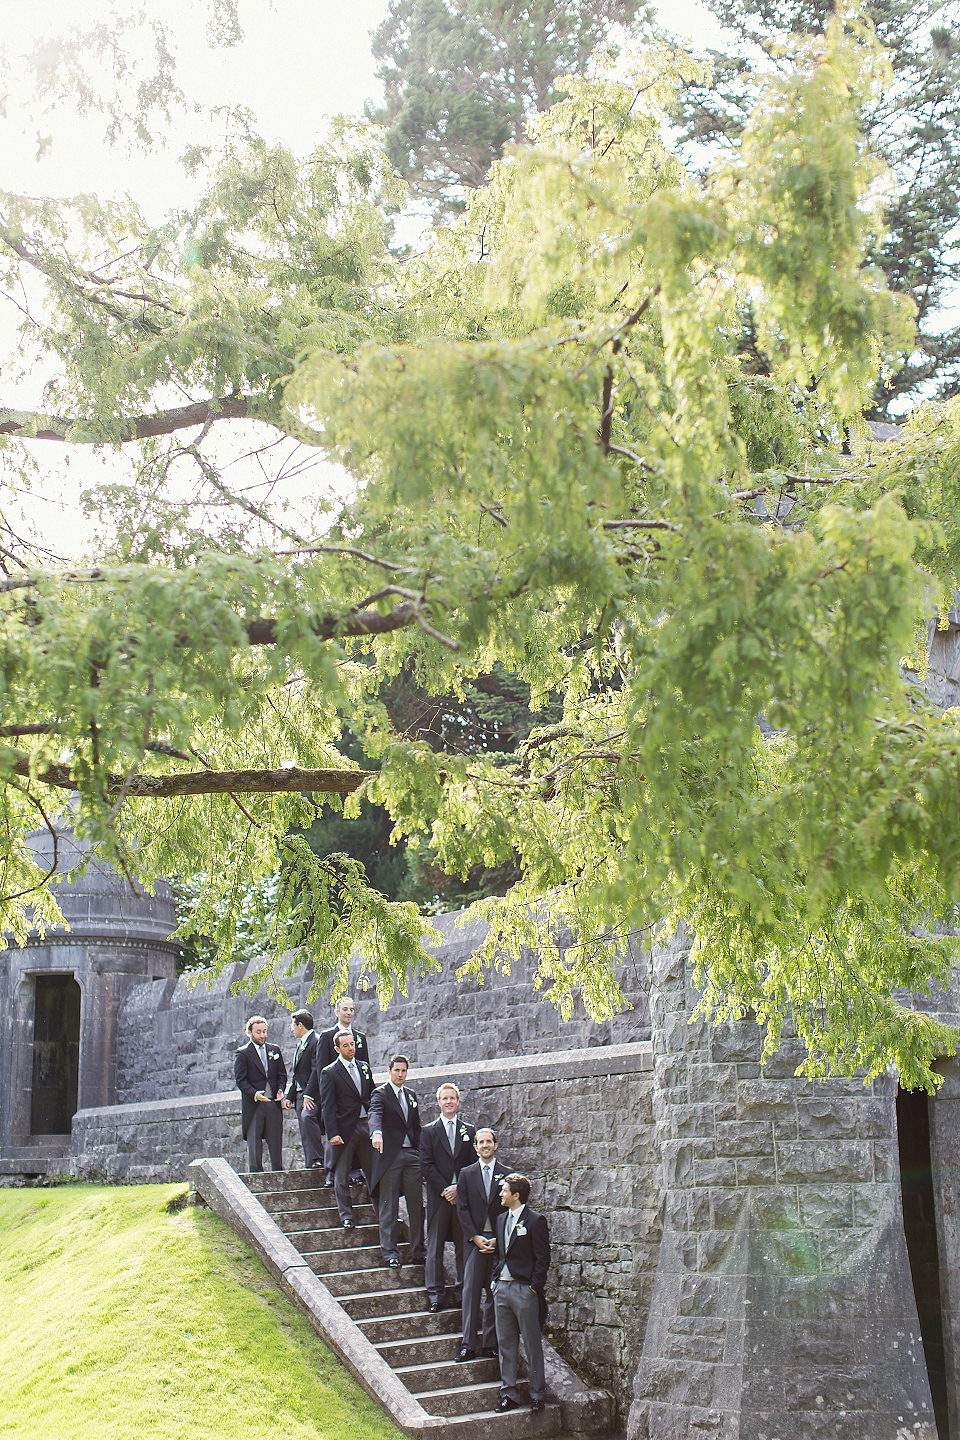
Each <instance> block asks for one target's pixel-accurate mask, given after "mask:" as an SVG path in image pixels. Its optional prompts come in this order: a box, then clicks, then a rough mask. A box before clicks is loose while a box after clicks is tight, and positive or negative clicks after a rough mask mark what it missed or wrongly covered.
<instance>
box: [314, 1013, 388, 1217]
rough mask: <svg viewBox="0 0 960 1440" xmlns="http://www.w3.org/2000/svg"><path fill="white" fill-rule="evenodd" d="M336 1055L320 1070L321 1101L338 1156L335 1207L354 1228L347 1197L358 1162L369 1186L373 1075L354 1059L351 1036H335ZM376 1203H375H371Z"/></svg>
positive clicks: (344, 1033)
mask: <svg viewBox="0 0 960 1440" xmlns="http://www.w3.org/2000/svg"><path fill="white" fill-rule="evenodd" d="M337 1051H338V1054H337V1058H336V1060H334V1062H333V1064H332V1065H327V1066H326V1067H325V1068H324V1069H323V1070H321V1071H320V1097H321V1098H320V1103H321V1106H322V1109H323V1125H324V1129H325V1130H326V1132H327V1138H328V1140H329V1142H330V1144H331V1146H332V1147H333V1151H334V1154H335V1155H336V1157H337V1160H336V1168H335V1170H334V1172H333V1186H334V1194H335V1195H336V1197H337V1210H338V1211H339V1213H340V1223H341V1224H342V1225H343V1228H344V1230H353V1229H355V1228H356V1221H355V1220H354V1217H353V1202H352V1200H351V1199H350V1175H351V1172H352V1171H353V1167H354V1164H355V1163H359V1165H360V1166H361V1167H362V1170H363V1173H364V1175H365V1177H366V1181H367V1186H368V1187H369V1186H370V1165H371V1158H372V1152H371V1150H370V1130H369V1128H368V1123H367V1112H368V1110H369V1108H370V1097H371V1096H372V1095H373V1076H372V1075H371V1073H370V1066H369V1065H368V1064H367V1062H366V1061H365V1060H360V1061H358V1060H357V1059H356V1047H355V1045H354V1043H353V1036H352V1035H351V1034H350V1032H349V1031H348V1030H346V1031H344V1032H343V1034H341V1035H338V1036H337ZM374 1203H376V1202H374Z"/></svg>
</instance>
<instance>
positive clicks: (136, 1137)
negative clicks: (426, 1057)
mask: <svg viewBox="0 0 960 1440" xmlns="http://www.w3.org/2000/svg"><path fill="white" fill-rule="evenodd" d="M449 1079H455V1080H456V1082H457V1084H458V1085H460V1087H461V1089H462V1090H463V1102H462V1110H463V1114H464V1115H465V1116H467V1117H468V1118H469V1119H470V1120H474V1121H477V1122H480V1123H484V1124H488V1125H492V1126H493V1127H494V1128H495V1129H496V1130H497V1132H498V1134H499V1135H500V1137H501V1152H502V1157H503V1158H504V1159H506V1160H507V1161H509V1163H510V1164H511V1165H514V1166H516V1167H517V1168H519V1169H521V1170H523V1171H525V1172H526V1173H528V1174H529V1175H530V1176H531V1177H532V1178H533V1179H534V1182H535V1188H534V1202H533V1203H534V1204H535V1205H540V1206H542V1207H543V1208H544V1209H545V1211H546V1212H547V1214H548V1215H549V1216H550V1226H551V1237H552V1241H553V1249H554V1258H553V1266H552V1270H551V1278H550V1286H549V1298H550V1318H549V1326H550V1331H551V1335H552V1337H553V1339H554V1341H555V1343H556V1344H557V1346H558V1348H559V1349H561V1351H562V1353H563V1354H564V1356H565V1357H566V1358H567V1359H568V1360H569V1361H570V1363H571V1364H572V1365H573V1366H574V1368H575V1369H576V1370H577V1372H578V1373H579V1374H580V1375H582V1376H583V1377H584V1378H585V1379H588V1380H590V1381H591V1382H593V1383H595V1384H597V1385H599V1386H600V1387H602V1388H603V1389H606V1390H609V1391H610V1392H611V1393H612V1394H613V1395H614V1396H615V1397H616V1399H617V1402H618V1405H619V1407H620V1409H621V1411H624V1412H625V1410H626V1406H627V1405H628V1404H629V1398H630V1396H629V1383H630V1377H631V1376H632V1375H633V1373H634V1370H635V1369H636V1365H637V1362H638V1360H639V1357H640V1349H641V1346H642V1343H643V1334H644V1328H645V1323H646V1310H647V1306H648V1304H649V1298H650V1292H651V1287H652V1279H653V1273H654V1270H655V1266H656V1255H657V1246H658V1241H659V1193H658V1190H657V1185H656V1181H657V1172H656V1157H655V1154H654V1152H653V1148H652V1146H653V1111H652V1105H651V1093H652V1079H653V1071H652V1057H651V1050H650V1045H649V1044H648V1043H644V1044H639V1045H616V1046H602V1047H596V1048H591V1049H587V1050H579V1051H560V1052H557V1053H556V1054H552V1055H539V1056H535V1057H524V1058H510V1059H503V1060H494V1061H490V1060H488V1061H481V1062H473V1063H470V1062H466V1063H465V1064H463V1065H459V1066H443V1067H440V1068H431V1069H419V1070H414V1071H411V1074H410V1081H409V1083H410V1084H411V1085H413V1087H414V1088H415V1089H416V1090H417V1092H418V1093H419V1095H420V1096H421V1100H422V1101H423V1102H424V1110H425V1113H426V1114H432V1097H433V1095H434V1092H435V1091H436V1088H437V1086H438V1085H439V1084H440V1083H441V1082H442V1081H444V1080H449ZM239 1115H240V1107H239V1100H238V1097H237V1096H236V1093H235V1092H234V1094H230V1093H229V1092H228V1093H226V1094H223V1093H220V1094H214V1095H207V1096H197V1097H193V1098H185V1099H180V1100H159V1101H153V1102H146V1103H140V1104H136V1105H119V1106H110V1107H104V1108H101V1109H92V1110H84V1111H81V1112H80V1113H79V1114H78V1115H77V1116H76V1117H75V1120H74V1130H73V1144H72V1163H71V1169H72V1170H73V1173H74V1174H77V1175H80V1176H83V1177H85V1178H90V1179H98V1178H103V1177H106V1178H108V1179H111V1180H118V1181H120V1180H123V1181H128V1182H129V1181H147V1180H161V1179H184V1178H185V1177H186V1169H187V1166H188V1165H189V1163H190V1161H191V1160H194V1159H199V1158H202V1157H207V1156H210V1155H221V1156H223V1158H225V1159H227V1160H229V1161H230V1162H231V1163H232V1164H234V1165H235V1166H236V1168H238V1169H243V1168H245V1163H246V1162H245V1151H244V1147H243V1146H242V1144H241V1142H240V1126H239ZM295 1137H296V1125H295V1124H294V1123H293V1122H292V1121H291V1120H288V1121H287V1125H286V1130H285V1135H284V1142H285V1153H286V1154H287V1156H288V1157H289V1156H291V1155H293V1154H296V1151H295V1149H294V1148H293V1147H294V1145H295ZM297 1163H302V1162H300V1161H299V1160H298V1161H297Z"/></svg>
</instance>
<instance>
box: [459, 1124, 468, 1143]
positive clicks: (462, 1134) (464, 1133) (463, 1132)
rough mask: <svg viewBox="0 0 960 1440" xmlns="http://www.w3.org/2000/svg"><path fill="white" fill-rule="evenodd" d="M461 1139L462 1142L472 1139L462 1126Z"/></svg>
mask: <svg viewBox="0 0 960 1440" xmlns="http://www.w3.org/2000/svg"><path fill="white" fill-rule="evenodd" d="M460 1139H461V1140H469V1139H470V1134H469V1131H467V1130H465V1129H464V1128H463V1126H462V1125H461V1126H460Z"/></svg>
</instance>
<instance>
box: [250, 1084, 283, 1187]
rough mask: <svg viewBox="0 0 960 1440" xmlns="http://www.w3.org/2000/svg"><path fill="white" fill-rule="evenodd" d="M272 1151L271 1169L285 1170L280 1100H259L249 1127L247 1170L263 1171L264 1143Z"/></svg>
mask: <svg viewBox="0 0 960 1440" xmlns="http://www.w3.org/2000/svg"><path fill="white" fill-rule="evenodd" d="M264 1140H266V1142H267V1146H268V1148H269V1150H270V1167H271V1169H273V1170H282V1169H283V1111H282V1110H281V1109H280V1101H279V1100H258V1101H257V1102H256V1109H255V1110H254V1112H253V1119H252V1120H251V1121H250V1124H249V1125H248V1126H247V1168H248V1169H249V1170H262V1169H263V1142H264Z"/></svg>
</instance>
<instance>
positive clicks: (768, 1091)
mask: <svg viewBox="0 0 960 1440" xmlns="http://www.w3.org/2000/svg"><path fill="white" fill-rule="evenodd" d="M696 1000H697V995H696V992H695V991H694V990H693V988H692V985H691V977H690V965H689V958H688V955H687V953H686V949H685V947H684V946H683V944H682V942H680V941H678V942H677V943H676V944H675V945H674V946H673V947H672V948H671V949H669V950H666V951H663V952H660V953H659V954H658V955H657V957H656V960H655V965H654V976H653V1015H654V1040H653V1050H654V1061H655V1083H654V1096H653V1101H654V1114H655V1119H656V1135H655V1143H656V1148H657V1151H658V1154H659V1157H660V1173H661V1186H662V1192H663V1199H664V1219H663V1238H662V1242H661V1245H660V1252H659V1257H658V1264H657V1274H656V1280H655V1285H654V1294H653V1299H652V1302H651V1305H650V1312H649V1323H648V1326H647V1331H646V1336H645V1340H644V1346H643V1357H642V1360H641V1364H640V1367H639V1370H638V1372H637V1377H636V1383H635V1399H634V1403H633V1405H632V1407H631V1411H630V1424H629V1431H628V1434H629V1437H630V1440H688V1437H689V1436H691V1435H692V1434H696V1435H697V1436H698V1437H700V1440H708V1437H710V1440H760V1437H762V1436H765V1437H770V1440H773V1437H777V1440H794V1437H796V1440H801V1437H804V1440H806V1437H810V1440H813V1437H815V1436H821V1435H822V1436H827V1435H829V1436H830V1437H831V1440H885V1437H890V1440H894V1437H898V1440H907V1437H911V1440H936V1434H937V1432H936V1426H935V1423H934V1417H933V1409H932V1404H931V1395H930V1387H929V1383H928V1379H927V1371H926V1364H925V1359H924V1352H923V1345H922V1341H921V1334H920V1326H919V1322H918V1318H917V1307H916V1302H915V1298H914V1293H913V1287H912V1283H911V1275H910V1268H909V1262H908V1257H907V1249H906V1242H905V1237H904V1231H903V1214H902V1208H901V1196H900V1177H899V1163H898V1156H897V1129H896V1115H895V1101H896V1081H895V1080H893V1079H892V1078H890V1077H887V1076H883V1077H880V1078H878V1079H877V1080H875V1081H873V1082H872V1083H871V1084H868V1085H863V1084H862V1083H861V1082H860V1081H858V1080H853V1081H844V1080H830V1081H828V1082H821V1083H814V1082H809V1081H802V1080H798V1079H796V1078H795V1070H796V1066H797V1064H798V1063H799V1061H800V1059H801V1058H802V1053H801V1052H799V1051H798V1052H794V1051H793V1050H792V1048H791V1046H790V1044H789V1042H788V1043H787V1044H786V1045H785V1047H784V1049H783V1050H782V1051H781V1052H780V1053H779V1054H778V1055H777V1056H775V1057H774V1058H773V1060H772V1061H770V1062H768V1063H767V1064H765V1065H763V1066H761V1065H760V1063H759V1061H760V1035H759V1032H758V1029H757V1027H756V1025H754V1024H752V1023H743V1024H735V1025H723V1026H719V1027H717V1028H716V1029H711V1028H710V1027H708V1026H706V1025H705V1024H703V1023H701V1022H697V1023H694V1024H691V1023H690V1015H691V1012H692V1010H693V1008H694V1006H695V1004H696Z"/></svg>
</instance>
